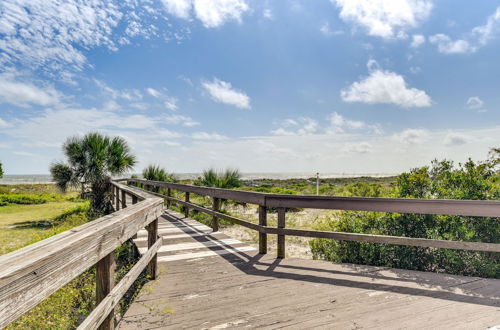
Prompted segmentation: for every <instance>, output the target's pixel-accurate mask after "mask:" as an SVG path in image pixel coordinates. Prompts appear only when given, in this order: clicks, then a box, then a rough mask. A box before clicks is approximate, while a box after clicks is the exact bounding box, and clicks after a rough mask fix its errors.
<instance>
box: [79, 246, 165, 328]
mask: <svg viewBox="0 0 500 330" xmlns="http://www.w3.org/2000/svg"><path fill="white" fill-rule="evenodd" d="M161 245H162V239H161V237H158V238H157V240H156V242H155V244H153V246H151V247H150V248H149V250H148V251H147V252H146V253H144V255H143V256H142V257H141V259H139V261H138V262H137V263H136V264H135V265H134V267H132V269H130V271H129V272H128V273H127V274H126V275H125V276H124V277H123V278H122V279H121V281H120V282H119V283H118V284H117V285H116V286H115V287H114V288H113V290H111V292H110V293H109V294H108V295H106V297H104V299H102V301H101V303H100V304H99V305H98V306H97V307H96V308H94V310H93V311H92V313H90V314H89V316H87V318H85V320H84V321H83V322H82V324H80V326H79V327H78V329H79V330H84V329H85V330H90V329H96V328H97V327H98V326H99V324H101V323H102V322H104V321H105V320H106V315H108V314H109V313H111V312H112V311H113V310H114V308H115V307H116V305H117V304H118V303H119V302H120V299H121V298H122V297H123V296H124V295H125V293H126V292H127V290H128V289H129V288H130V287H131V286H132V284H133V283H134V281H135V280H136V279H137V278H138V277H139V275H140V274H141V272H142V271H143V270H144V268H145V267H146V266H147V265H148V264H149V263H150V262H151V260H152V259H153V257H154V256H155V255H156V254H157V252H158V249H159V248H160V247H161Z"/></svg>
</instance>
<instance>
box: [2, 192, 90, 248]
mask: <svg viewBox="0 0 500 330" xmlns="http://www.w3.org/2000/svg"><path fill="white" fill-rule="evenodd" d="M85 204H86V203H83V202H69V201H64V202H51V203H45V204H36V205H17V204H13V205H7V206H2V207H0V255H1V254H4V253H8V252H11V251H14V250H17V249H19V248H21V247H23V246H26V245H27V244H28V243H29V242H33V241H34V240H40V238H41V237H45V236H46V235H47V234H50V233H53V231H54V223H53V221H52V220H53V218H55V217H57V216H59V215H61V214H62V213H63V212H65V211H68V210H70V209H72V208H74V207H78V206H82V205H85ZM75 225H76V224H75Z"/></svg>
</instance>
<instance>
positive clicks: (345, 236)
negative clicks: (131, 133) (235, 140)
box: [171, 198, 500, 252]
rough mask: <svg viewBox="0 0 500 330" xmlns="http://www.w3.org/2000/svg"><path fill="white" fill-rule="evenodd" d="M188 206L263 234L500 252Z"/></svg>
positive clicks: (471, 244)
mask: <svg viewBox="0 0 500 330" xmlns="http://www.w3.org/2000/svg"><path fill="white" fill-rule="evenodd" d="M171 200H173V201H175V202H177V203H180V204H183V203H185V202H184V201H182V200H179V199H175V198H171ZM189 205H190V207H191V208H192V209H195V210H198V211H200V212H204V213H207V214H210V215H214V216H217V217H218V218H221V219H226V220H228V221H231V222H233V223H236V224H239V225H242V226H244V227H247V228H250V229H253V230H256V231H258V232H260V233H265V234H273V235H289V236H302V237H314V238H330V239H337V240H345V241H357V242H371V243H382V244H396V245H408V246H422V247H433V248H444V249H456V250H469V251H487V252H500V244H496V243H482V242H464V241H449V240H437V239H427V238H412V237H399V236H387V235H372V234H358V233H344V232H329V231H319V230H305V229H291V228H283V229H280V228H273V227H265V226H261V225H258V224H254V223H251V222H248V221H245V220H242V219H238V218H235V217H231V216H228V215H226V214H223V213H220V212H214V211H213V210H210V209H207V208H204V207H202V206H199V205H196V204H192V203H189Z"/></svg>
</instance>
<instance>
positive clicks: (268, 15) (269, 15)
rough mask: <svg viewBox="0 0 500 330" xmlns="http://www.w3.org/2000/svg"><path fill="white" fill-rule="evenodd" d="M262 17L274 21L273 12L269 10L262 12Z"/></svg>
mask: <svg viewBox="0 0 500 330" xmlns="http://www.w3.org/2000/svg"><path fill="white" fill-rule="evenodd" d="M262 16H264V18H267V19H269V20H272V19H274V16H273V12H272V11H271V9H269V8H266V9H264V11H263V12H262Z"/></svg>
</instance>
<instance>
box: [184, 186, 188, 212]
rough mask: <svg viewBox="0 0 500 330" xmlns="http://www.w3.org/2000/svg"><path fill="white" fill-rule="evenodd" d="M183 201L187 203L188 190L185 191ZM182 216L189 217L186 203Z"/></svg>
mask: <svg viewBox="0 0 500 330" xmlns="http://www.w3.org/2000/svg"><path fill="white" fill-rule="evenodd" d="M184 201H185V202H188V203H189V192H188V191H186V195H185V197H184ZM184 216H185V217H186V218H187V217H189V207H188V206H187V205H184Z"/></svg>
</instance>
